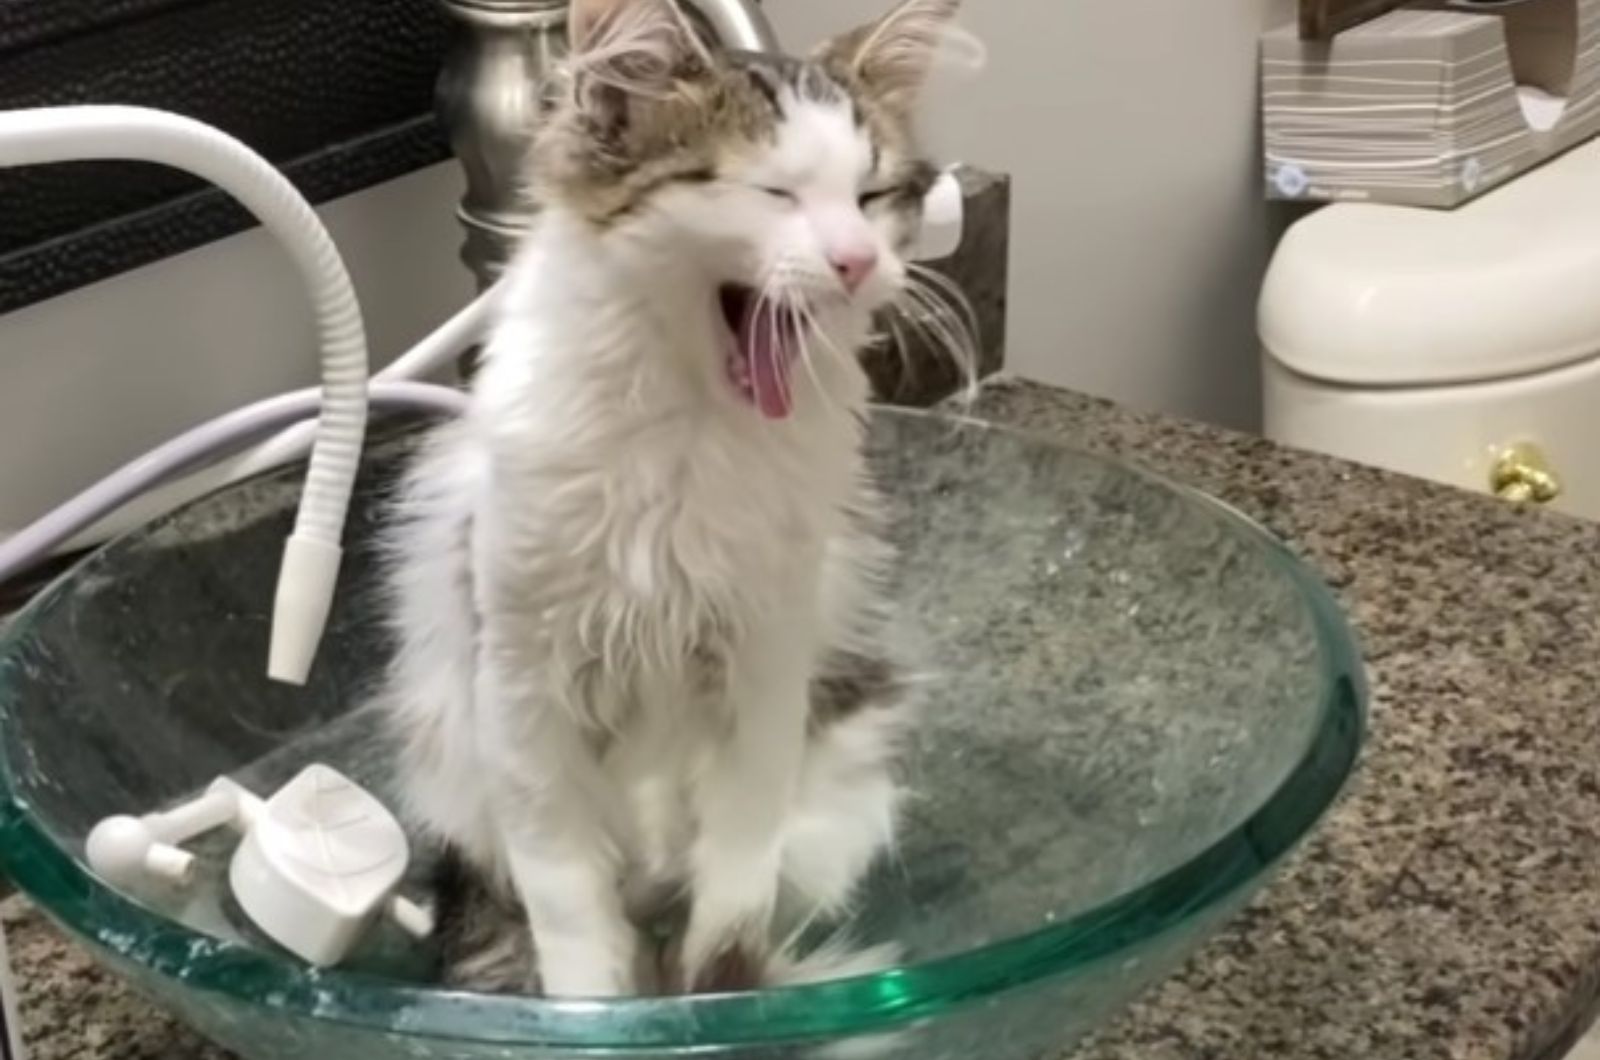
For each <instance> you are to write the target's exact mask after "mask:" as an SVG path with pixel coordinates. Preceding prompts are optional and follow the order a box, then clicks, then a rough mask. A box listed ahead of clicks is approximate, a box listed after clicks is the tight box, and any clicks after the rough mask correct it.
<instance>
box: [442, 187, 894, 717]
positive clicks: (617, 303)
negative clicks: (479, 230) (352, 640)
mask: <svg viewBox="0 0 1600 1060" xmlns="http://www.w3.org/2000/svg"><path fill="white" fill-rule="evenodd" d="M588 243H589V238H588V237H587V235H586V234H585V233H584V232H583V231H582V228H581V226H575V225H571V224H568V223H566V222H565V221H564V220H563V219H562V218H560V217H552V218H549V219H547V220H546V223H545V226H544V228H543V229H542V230H540V231H538V232H536V233H535V235H534V237H533V238H532V239H531V240H530V243H529V246H528V248H527V251H526V252H525V253H524V254H523V255H522V256H521V257H520V258H519V259H518V261H517V262H516V264H515V266H514V267H513V269H512V270H511V273H510V275H509V276H508V278H507V283H506V289H505V296H504V297H505V301H504V304H503V305H502V307H501V311H500V318H501V323H500V326H499V327H498V328H496V330H495V338H494V341H493V343H492V344H491V345H490V346H489V347H488V348H487V350H486V351H485V365H484V368H483V373H482V377H481V379H480V381H479V382H478V385H477V387H476V392H477V395H478V396H477V399H476V407H475V408H474V410H473V413H472V415H471V416H470V417H469V427H468V437H469V439H470V440H469V441H468V443H467V444H468V446H469V447H470V448H472V449H474V450H476V456H475V460H476V461H477V462H479V463H480V464H481V466H482V467H483V478H482V481H481V483H480V487H479V489H480V492H479V494H478V496H477V497H476V498H475V501H474V509H475V518H474V523H473V533H474V535H476V537H477V542H476V545H477V548H476V549H475V553H476V554H477V555H478V556H479V558H480V564H481V567H480V569H479V570H477V571H475V581H477V582H478V583H479V584H485V585H492V586H495V589H494V590H493V591H495V592H498V593H502V594H504V595H505V597H506V600H507V606H509V607H512V608H514V609H515V610H516V611H517V612H518V613H519V614H521V615H524V616H526V618H527V620H528V622H529V625H530V630H531V631H537V632H536V635H537V636H540V637H543V638H548V640H549V642H550V643H549V645H548V650H549V651H550V652H551V653H552V657H553V659H554V660H558V661H559V662H558V664H566V665H568V666H572V667H584V666H589V665H600V666H601V667H603V669H604V670H605V677H604V682H605V683H606V684H607V685H608V686H614V687H610V688H608V689H607V691H606V694H605V695H603V696H599V697H596V698H597V699H598V701H599V705H603V706H604V707H607V708H612V709H609V710H606V711H605V712H603V713H600V714H598V715H596V716H595V717H592V718H588V719H586V721H587V722H588V723H590V724H593V725H596V726H598V727H600V728H603V729H606V730H609V731H611V732H612V734H613V735H618V734H619V733H618V731H617V730H619V729H620V728H621V727H622V723H623V722H624V721H625V718H624V717H622V716H620V715H618V714H616V713H615V710H616V709H620V708H622V707H623V706H624V705H625V703H624V702H623V701H625V700H627V699H637V697H638V692H639V690H638V689H628V688H625V687H622V686H624V685H625V684H626V683H627V682H630V681H631V682H635V683H636V682H641V681H642V682H646V683H649V684H652V685H657V686H659V685H661V684H663V683H669V682H678V683H684V682H691V681H696V680H702V679H706V678H714V677H715V676H716V671H717V670H718V668H719V667H720V666H721V664H722V662H723V661H724V659H723V656H724V655H725V653H726V650H727V644H728V641H729V640H730V639H731V638H735V637H737V636H739V635H740V633H741V632H742V631H743V629H744V628H745V627H746V626H747V625H748V623H749V622H750V621H751V620H752V619H753V618H754V617H755V616H756V615H758V614H761V613H774V612H789V613H791V614H793V615H795V616H799V615H801V614H803V613H804V612H806V611H808V610H817V611H818V614H817V616H816V621H817V622H818V623H819V624H821V625H827V624H829V623H832V622H837V621H842V620H844V618H845V616H843V615H827V614H824V613H822V612H821V601H819V600H818V591H817V590H818V576H819V570H820V565H821V561H822V558H823V556H824V555H825V554H826V553H827V552H828V551H829V546H830V542H834V543H835V544H837V542H838V541H839V539H840V537H841V535H843V534H845V533H846V532H847V531H849V529H850V524H849V521H848V510H849V508H851V507H852V506H854V505H857V504H858V503H859V502H860V501H861V500H862V499H863V498H864V496H865V495H864V493H863V486H864V484H865V477H864V470H863V468H862V459H861V424H862V419H861V417H862V414H863V412H864V405H865V400H866V394H867V385H866V380H865V376H864V374H863V373H862V372H861V370H860V368H859V367H858V366H857V365H856V364H855V363H854V362H853V361H843V360H833V361H830V362H828V363H823V364H819V365H816V366H813V367H812V368H811V369H810V371H811V372H812V375H811V376H810V377H809V378H808V379H805V380H796V383H797V384H798V387H797V388H798V390H799V391H800V392H799V394H798V396H797V399H796V403H795V409H794V414H793V415H792V416H790V417H789V418H788V419H787V420H785V421H783V422H781V423H772V422H768V421H766V420H764V419H763V418H762V417H760V416H759V415H757V414H756V413H755V412H754V410H752V409H751V408H750V407H749V405H748V404H747V403H746V402H743V401H742V400H741V399H740V398H739V397H738V396H737V395H736V394H735V393H733V392H732V390H731V388H730V387H729V386H728V384H727V381H726V380H725V379H724V378H722V377H721V376H720V375H719V373H718V372H717V371H716V367H717V366H718V365H719V363H720V361H721V360H722V357H721V356H720V353H721V350H722V348H723V347H725V346H726V345H727V344H728V343H730V342H731V341H732V340H731V336H729V335H728V334H727V333H726V331H725V326H724V325H723V323H722V321H721V319H720V317H719V316H718V315H717V312H716V307H715V306H714V305H713V304H710V303H709V301H708V299H707V298H706V297H705V294H704V291H705V289H706V286H707V285H706V284H705V283H704V282H703V281H699V282H693V281H691V282H687V283H680V282H675V279H674V277H673V275H672V272H671V265H670V263H669V262H666V261H662V262H660V267H661V268H660V271H659V272H658V273H656V275H654V276H650V275H649V274H648V272H649V270H647V271H646V274H645V275H638V274H636V273H633V272H631V271H630V272H629V273H625V274H620V275H619V274H618V273H617V272H616V270H615V269H614V268H608V267H607V266H606V265H605V264H602V263H595V262H593V261H592V260H591V253H590V251H591V248H590V247H589V246H588ZM637 265H638V263H637V262H635V263H633V267H635V268H636V267H637ZM708 368H709V370H707V369H708ZM807 383H809V384H810V388H809V389H808V388H807V386H806V385H805V384H807ZM823 639H824V640H827V639H830V638H827V637H824V638H823ZM573 705H574V707H576V708H578V709H584V708H585V707H587V706H592V705H596V704H583V703H575V704H573Z"/></svg>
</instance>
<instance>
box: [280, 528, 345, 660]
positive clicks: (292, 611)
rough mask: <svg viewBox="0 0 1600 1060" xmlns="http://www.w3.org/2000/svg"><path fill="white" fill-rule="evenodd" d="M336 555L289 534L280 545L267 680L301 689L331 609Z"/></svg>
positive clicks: (330, 546)
mask: <svg viewBox="0 0 1600 1060" xmlns="http://www.w3.org/2000/svg"><path fill="white" fill-rule="evenodd" d="M342 557H343V553H342V552H341V550H340V549H339V546H338V545H334V544H329V543H327V542H325V541H319V540H317V539H316V538H313V537H306V536H304V535H302V534H295V535H294V536H293V537H291V538H289V540H288V542H287V543H286V544H285V545H284V547H283V567H282V569H281V570H280V571H279V572H278V595H277V599H276V600H275V601H274V602H273V607H272V646H271V650H270V651H269V653H268V657H267V676H268V677H270V678H272V679H273V680H274V681H283V682H285V683H287V684H292V685H303V684H305V683H306V678H307V677H309V676H310V675H311V664H312V662H314V661H315V660H316V657H317V645H318V644H320V643H321V642H322V632H323V630H324V629H326V628H327V625H328V613H329V612H330V611H332V610H333V590H334V587H335V585H336V584H337V583H338V581H339V563H340V560H341V559H342Z"/></svg>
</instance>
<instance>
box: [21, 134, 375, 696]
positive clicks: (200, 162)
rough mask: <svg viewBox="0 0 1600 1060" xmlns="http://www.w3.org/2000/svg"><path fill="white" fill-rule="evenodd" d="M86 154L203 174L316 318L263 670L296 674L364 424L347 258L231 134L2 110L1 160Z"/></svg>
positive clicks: (327, 583)
mask: <svg viewBox="0 0 1600 1060" xmlns="http://www.w3.org/2000/svg"><path fill="white" fill-rule="evenodd" d="M90 159H107V160H110V159H119V160H131V161H141V162H154V163H158V164H160V165H166V166H171V167H173V168H176V169H181V170H183V171H185V172H188V173H192V174H194V175H195V176H198V177H202V178H204V179H206V180H208V181H210V182H211V183H213V184H215V185H217V186H218V187H220V188H222V189H223V190H224V191H227V192H228V193H229V194H231V195H233V196H234V198H236V199H238V200H239V202H240V203H242V204H243V205H244V206H245V207H246V208H247V209H249V210H250V212H251V213H253V214H254V215H255V216H256V217H257V218H258V219H259V220H260V221H261V223H262V225H263V226H264V227H265V228H266V229H267V230H268V231H269V232H271V233H272V234H273V235H274V236H276V237H277V239H278V241H279V242H280V243H282V244H283V246H284V248H285V249H286V250H287V251H288V252H289V255H290V257H291V258H292V259H293V260H294V262H295V265H296V266H297V267H298V268H299V270H300V273H301V276H302V278H303V279H304V281H305V285H306V289H307V293H308V294H309V295H310V296H311V301H312V304H313V306H314V310H315V316H316V328H317V335H318V340H319V348H320V351H321V356H322V389H323V399H322V406H321V409H322V411H321V416H320V418H319V422H318V425H317V432H316V441H315V445H314V447H313V450H312V455H311V468H310V471H309V472H308V474H307V477H306V486H305V492H304V493H303V494H302V496H301V501H300V510H299V514H298V517H297V518H296V521H295V529H294V534H293V536H291V537H290V538H289V541H288V543H287V544H286V546H285V549H284V557H283V569H282V571H281V572H280V574H279V580H278V596H277V600H276V603H275V606H274V611H273V632H272V650H271V653H270V659H269V663H268V673H269V675H270V676H272V677H273V678H275V679H277V680H281V681H289V682H293V683H296V684H299V683H302V682H304V681H305V679H306V677H307V675H308V674H309V672H310V669H311V662H312V660H313V658H314V657H315V653H316V646H317V643H318V642H319V641H320V640H321V639H322V629H323V626H324V625H325V624H326V622H327V615H328V609H329V606H330V605H331V603H332V599H333V589H334V582H335V581H336V579H337V577H338V572H339V557H340V549H339V542H340V538H341V536H342V535H343V531H344V522H345V516H346V514H347V512H348V511H349V506H350V493H351V490H352V488H353V486H354V483H355V475H356V469H357V466H358V465H359V463H360V460H361V445H362V441H363V439H364V438H365V435H366V427H367V343H366V333H365V330H364V329H363V327H362V322H361V307H360V304H359V303H358V302H357V301H356V296H355V290H354V288H353V287H352V285H351V283H350V276H349V274H348V273H347V272H346V270H345V267H344V262H343V261H342V260H341V259H340V257H339V252H338V250H337V248H336V247H335V246H334V244H333V240H332V239H331V238H330V237H329V235H328V232H327V230H326V229H325V228H323V226H322V222H321V221H320V220H318V218H317V215H316V213H315V211H313V210H312V208H311V206H310V204H309V203H307V202H306V201H305V199H304V198H302V197H301V196H300V194H299V193H298V192H297V191H295V189H294V185H292V184H290V183H289V181H288V180H287V179H286V178H285V177H284V176H283V175H282V174H280V173H279V172H278V171H277V170H275V169H273V168H272V166H271V165H270V164H269V163H267V162H266V161H265V160H264V159H262V158H261V157H260V156H259V155H257V154H256V153H255V152H253V151H251V150H250V149H249V148H248V147H246V146H245V145H244V144H242V143H240V142H239V141H237V140H235V139H233V138H232V137H230V136H228V135H226V134H225V133H222V132H220V131H219V130H217V129H213V128H211V127H210V126H208V125H204V124H202V123H200V122H197V121H193V120H191V119H189V118H184V117H181V116H179V115H176V114H169V113H166V112H163V111H157V110H149V109H146V108H142V107H102V106H83V107H48V108H39V109H33V110H17V111H7V112H3V113H0V167H9V166H23V165H40V164H45V163H53V162H72V161H84V160H90Z"/></svg>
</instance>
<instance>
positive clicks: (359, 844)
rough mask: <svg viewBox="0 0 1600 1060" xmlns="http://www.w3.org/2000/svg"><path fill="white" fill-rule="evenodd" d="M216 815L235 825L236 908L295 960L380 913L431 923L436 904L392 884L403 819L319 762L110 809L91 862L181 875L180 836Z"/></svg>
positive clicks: (145, 874)
mask: <svg viewBox="0 0 1600 1060" xmlns="http://www.w3.org/2000/svg"><path fill="white" fill-rule="evenodd" d="M223 826H227V827H230V828H232V829H234V830H235V831H238V832H241V833H243V839H242V840H241V841H240V843H239V847H238V849H237V850H235V851H234V854H233V859H232V861H231V863H230V865H229V871H228V881H229V883H230V884H231V886H232V887H233V892H234V896H235V897H236V898H237V899H238V901H239V907H240V908H241V909H243V910H244V911H245V914H246V915H248V916H249V917H250V919H251V920H252V921H253V922H254V923H255V925H256V926H257V927H259V928H260V929H261V930H262V931H263V932H265V933H266V934H267V935H268V936H269V937H271V938H272V939H273V940H274V941H275V942H277V943H278V944H279V945H281V946H283V947H284V948H285V949H287V950H289V951H290V952H292V953H294V954H295V955H296V956H298V957H300V958H301V959H303V960H305V961H307V962H309V963H311V964H315V965H320V966H331V965H334V964H338V963H339V962H340V961H342V960H344V959H345V957H347V956H348V955H349V953H350V951H351V949H353V948H354V946H355V944H356V943H357V942H358V941H359V940H360V938H361V935H362V933H363V932H364V931H365V930H366V929H367V928H368V927H369V926H370V925H371V923H372V921H373V920H374V919H376V918H377V917H378V916H379V915H385V916H388V917H389V918H391V919H392V920H393V921H394V922H395V923H396V924H397V925H398V926H399V927H400V928H401V929H402V930H403V931H405V932H406V933H408V934H410V935H412V936H414V937H416V938H419V939H420V938H426V937H428V935H430V934H431V933H432V932H433V915H432V914H431V913H430V912H429V911H428V910H427V909H425V908H423V907H422V906H420V905H417V904H416V903H415V902H412V901H410V900H409V899H407V898H405V897H403V896H401V895H399V894H398V893H396V891H397V888H398V887H399V885H400V881H401V879H402V877H404V875H405V870H406V865H407V863H408V861H409V860H410V854H411V852H410V846H409V844H408V843H407V842H406V837H405V833H404V831H402V830H401V828H400V824H399V822H398V821H396V820H395V819H394V816H393V815H392V814H390V813H389V811H388V810H387V809H385V808H384V807H383V805H382V804H381V803H380V802H378V800H377V799H375V798H373V797H372V795H371V794H369V793H368V792H367V791H366V790H365V789H363V788H361V787H360V786H359V785H357V784H356V783H355V782H354V781H351V780H350V779H348V778H347V777H345V776H343V775H342V774H340V773H338V772H337V771H335V770H333V769H330V768H328V767H327V766H323V765H312V766H307V767H306V768H305V769H304V770H302V771H301V772H300V774H299V775H298V776H296V777H295V778H294V779H293V780H291V781H290V782H289V783H288V784H286V785H284V786H283V787H282V788H280V789H279V790H278V792H277V793H276V794H274V795H273V796H272V797H271V798H269V799H264V800H263V799H259V798H257V797H256V796H255V795H252V794H251V793H250V792H248V791H246V790H245V789H244V788H242V787H240V786H239V785H238V784H236V783H234V782H233V781H231V780H228V779H226V778H224V779H222V780H218V781H217V782H216V783H214V784H212V785H211V787H210V788H209V789H208V790H207V791H206V793H205V794H204V795H202V796H200V797H199V798H197V799H195V800H193V801H191V802H187V803H184V804H182V805H180V806H175V807H173V808H172V809H170V810H167V811H165V812H164V813H159V814H150V815H149V816H146V817H142V818H141V817H128V816H119V817H110V818H107V819H106V820H104V821H101V822H100V823H99V824H98V825H96V826H95V829H94V831H93V832H91V833H90V834H89V843H88V857H89V864H90V866H91V867H92V868H93V869H94V870H95V872H97V873H99V874H100V875H101V876H102V877H104V878H105V879H106V881H107V882H109V883H112V884H114V885H117V886H120V887H124V888H128V889H133V888H136V887H137V886H138V885H139V884H140V883H142V882H144V881H147V880H150V879H160V880H165V881H167V882H169V883H172V884H176V885H179V886H182V885H184V884H187V883H189V882H190V880H191V879H192V878H193V874H194V863H195V859H194V856H193V855H192V854H189V853H188V852H187V851H185V850H182V849H180V848H179V846H178V844H180V843H184V842H187V841H189V840H192V839H195V838H196V837H198V836H199V835H201V834H203V833H205V832H208V831H211V830H212V829H214V828H220V827H223Z"/></svg>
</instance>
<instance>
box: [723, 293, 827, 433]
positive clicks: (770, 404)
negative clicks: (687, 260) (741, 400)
mask: <svg viewBox="0 0 1600 1060" xmlns="http://www.w3.org/2000/svg"><path fill="white" fill-rule="evenodd" d="M717 299H718V302H719V304H720V307H721V310H722V319H723V320H724V321H725V322H726V323H727V325H728V331H729V334H730V335H731V336H732V348H731V350H730V351H729V353H728V380H729V382H731V383H732V384H733V386H734V388H735V389H736V390H738V391H739V393H741V394H743V395H744V397H745V400H747V401H749V402H750V403H751V404H752V405H754V406H755V407H756V408H757V409H758V410H760V412H761V414H762V415H763V416H766V417H767V418H768V419H774V420H781V419H786V418H787V417H788V416H789V414H790V413H791V412H793V411H794V388H793V379H794V369H795V361H796V360H798V359H799V358H800V356H801V355H802V353H803V350H804V347H803V335H804V331H805V326H806V325H805V322H804V320H803V319H802V318H801V316H800V313H799V311H798V310H796V309H795V308H794V307H793V306H790V305H786V304H784V303H783V302H781V301H773V300H771V299H768V300H766V301H760V300H759V299H758V298H757V296H756V292H755V290H754V289H752V288H749V287H745V286H742V285H739V284H726V285H724V286H723V287H721V288H720V289H719V290H718V292H717Z"/></svg>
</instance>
